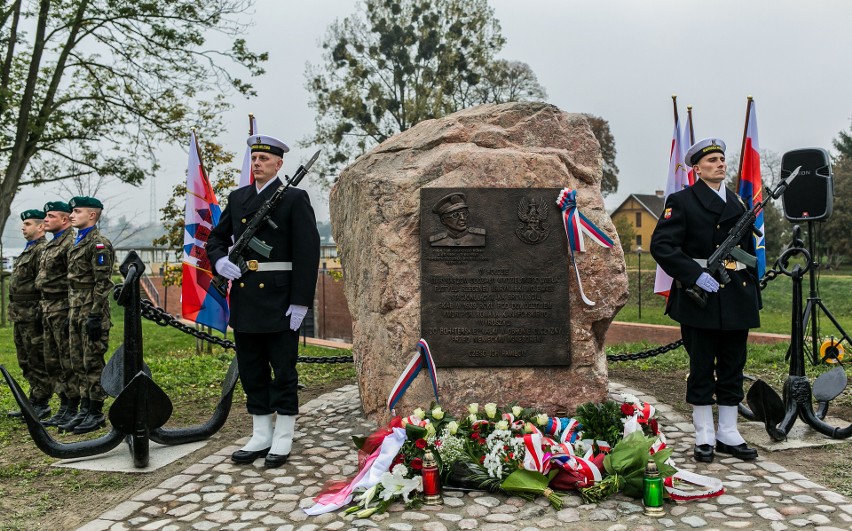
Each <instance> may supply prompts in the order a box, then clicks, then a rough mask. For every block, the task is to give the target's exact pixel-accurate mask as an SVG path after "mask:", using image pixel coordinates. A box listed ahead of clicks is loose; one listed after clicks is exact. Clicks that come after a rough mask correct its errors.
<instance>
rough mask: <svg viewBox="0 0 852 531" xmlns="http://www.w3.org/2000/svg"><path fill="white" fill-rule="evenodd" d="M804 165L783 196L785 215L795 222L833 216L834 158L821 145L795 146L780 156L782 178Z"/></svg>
mask: <svg viewBox="0 0 852 531" xmlns="http://www.w3.org/2000/svg"><path fill="white" fill-rule="evenodd" d="M799 166H801V167H802V169H801V170H799V175H797V176H796V178H795V179H793V182H792V183H790V186H789V187H788V188H787V190H785V191H784V195H783V196H782V203H783V206H784V217H786V218H787V219H788V220H789V221H792V222H800V221H825V220H827V219H828V218H829V216H831V209H832V206H833V204H834V186H833V180H832V174H831V159H830V158H829V155H828V151H826V150H824V149H822V148H805V149H796V150H793V151H788V152H787V153H784V156H783V157H782V158H781V178H785V177H787V176H788V175H790V173H792V172H793V170H795V169H796V168H797V167H799Z"/></svg>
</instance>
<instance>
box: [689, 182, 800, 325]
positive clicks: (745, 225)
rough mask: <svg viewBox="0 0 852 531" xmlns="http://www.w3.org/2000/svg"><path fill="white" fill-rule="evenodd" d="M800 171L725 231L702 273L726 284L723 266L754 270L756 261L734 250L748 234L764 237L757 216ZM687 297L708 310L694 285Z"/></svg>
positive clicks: (698, 289)
mask: <svg viewBox="0 0 852 531" xmlns="http://www.w3.org/2000/svg"><path fill="white" fill-rule="evenodd" d="M800 169H802V167H801V166H799V167H798V168H796V169H795V170H793V171H792V172H791V173H790V175H789V176H787V177H786V178H785V179H782V180H781V182H780V183H778V186H776V187H775V189H774V190H772V191H770V192H769V196H768V197H767V198H766V199H765V200H763V201H758V202H757V203H755V204H754V205H753V206H752V207H751V209H749V210H747V211H746V212H745V213H744V214H743V215H742V216H741V217H740V219H738V220H737V223H736V225H734V226H733V227H731V230H729V231H728V236H727V237H726V238H725V241H723V242H722V243H721V244H720V245H719V247H717V248H716V250H715V251H713V254H711V255H710V258H708V259H707V265H706V266H705V267H704V270H705V271H707V272H708V273H709V274H710V275H711V276H718V280H719V281H720V282H721V283H722V284H728V283H730V282H731V277H730V276H729V275H728V271H727V268H726V267H725V266H726V265H728V264H730V263H735V262H741V263H743V264H745V265H746V266H748V267H755V266H756V265H757V258H755V257H754V256H752V255H750V254H748V253H747V252H745V251H743V250H742V249H740V248H739V247H737V244H738V243H739V242H740V240H741V239H742V238H743V236H745V235H746V233H748V232H754V233H755V234H756V235H757V236H758V237H760V236H763V233H761V232H760V230H759V229H758V228H757V227H755V226H754V220H755V219H757V215H758V214H760V211H761V210H763V207H764V205H766V203H767V202H768V201H769V200H772V199H778V198H779V197H780V196H781V194H783V193H784V191H785V190H786V189H787V187H788V186H790V183H791V182H793V179H795V178H796V176H797V175H798V174H799V170H800ZM686 294H687V295H689V297H690V298H691V299H692V300H693V301H695V303H696V304H698V306H699V307H701V308H704V307H706V306H707V292H706V291H704V290H703V289H701V288H700V287H698V286H697V285H693V286H691V287H688V288H686Z"/></svg>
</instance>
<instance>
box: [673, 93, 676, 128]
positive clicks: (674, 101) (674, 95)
mask: <svg viewBox="0 0 852 531" xmlns="http://www.w3.org/2000/svg"><path fill="white" fill-rule="evenodd" d="M672 106H673V107H674V120H675V123H677V94H672Z"/></svg>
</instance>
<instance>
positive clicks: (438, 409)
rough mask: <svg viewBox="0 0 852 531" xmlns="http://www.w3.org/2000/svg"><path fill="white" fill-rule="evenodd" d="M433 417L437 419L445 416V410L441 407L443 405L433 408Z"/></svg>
mask: <svg viewBox="0 0 852 531" xmlns="http://www.w3.org/2000/svg"><path fill="white" fill-rule="evenodd" d="M432 418H433V419H435V420H441V419H442V418H444V410H443V409H441V406H438V407H436V408H435V409H433V410H432Z"/></svg>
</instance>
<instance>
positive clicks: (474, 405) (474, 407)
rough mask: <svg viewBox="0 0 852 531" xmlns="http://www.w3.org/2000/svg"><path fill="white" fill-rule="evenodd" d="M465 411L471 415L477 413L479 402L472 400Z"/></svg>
mask: <svg viewBox="0 0 852 531" xmlns="http://www.w3.org/2000/svg"><path fill="white" fill-rule="evenodd" d="M467 412H468V413H470V414H471V415H474V414H476V413H479V402H474V403H472V404H471V405H469V406H467Z"/></svg>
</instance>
